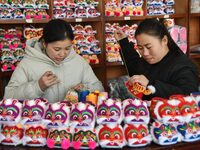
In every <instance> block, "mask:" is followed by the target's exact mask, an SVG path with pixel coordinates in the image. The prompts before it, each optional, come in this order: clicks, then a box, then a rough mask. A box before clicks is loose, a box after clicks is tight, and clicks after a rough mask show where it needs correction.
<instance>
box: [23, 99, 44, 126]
mask: <svg viewBox="0 0 200 150" xmlns="http://www.w3.org/2000/svg"><path fill="white" fill-rule="evenodd" d="M46 108H47V100H42V99H34V100H24V101H23V108H22V122H23V123H37V122H38V121H41V120H42V119H43V118H44V115H45V111H46Z"/></svg>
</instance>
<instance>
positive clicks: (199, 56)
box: [189, 53, 200, 59]
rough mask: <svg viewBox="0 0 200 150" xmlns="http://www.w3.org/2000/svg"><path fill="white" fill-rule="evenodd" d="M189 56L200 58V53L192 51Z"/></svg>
mask: <svg viewBox="0 0 200 150" xmlns="http://www.w3.org/2000/svg"><path fill="white" fill-rule="evenodd" d="M189 56H190V58H193V59H195V58H196V59H197V58H200V53H190V54H189Z"/></svg>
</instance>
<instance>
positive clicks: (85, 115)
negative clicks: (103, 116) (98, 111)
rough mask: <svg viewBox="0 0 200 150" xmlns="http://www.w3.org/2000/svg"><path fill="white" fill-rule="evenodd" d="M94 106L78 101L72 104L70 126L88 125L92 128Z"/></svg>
mask: <svg viewBox="0 0 200 150" xmlns="http://www.w3.org/2000/svg"><path fill="white" fill-rule="evenodd" d="M94 114H95V108H94V106H92V105H90V104H88V103H86V104H84V103H82V102H79V103H77V104H74V105H72V108H71V113H70V122H71V126H72V127H76V128H80V127H90V128H94V124H95V118H94Z"/></svg>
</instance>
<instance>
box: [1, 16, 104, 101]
mask: <svg viewBox="0 0 200 150" xmlns="http://www.w3.org/2000/svg"><path fill="white" fill-rule="evenodd" d="M73 38H74V35H73V31H72V28H71V26H70V25H69V24H68V23H67V22H65V21H64V20H61V19H55V20H51V21H49V22H48V23H47V24H46V26H45V27H44V29H43V36H42V38H41V39H40V40H36V39H32V40H28V41H27V42H26V48H25V52H26V55H25V57H24V59H23V60H22V61H21V62H20V63H19V65H18V66H17V68H16V69H15V71H14V72H13V74H12V77H11V79H10V81H9V83H8V85H7V87H6V88H5V94H4V98H16V99H34V98H38V97H43V98H47V99H48V101H49V102H51V103H52V102H57V101H60V100H63V99H64V97H65V95H66V92H67V90H69V89H70V88H82V87H85V88H88V89H89V90H90V91H94V90H100V91H103V90H104V89H103V86H102V84H101V82H100V81H99V80H98V79H97V77H96V76H95V74H94V72H93V70H92V68H91V67H90V65H89V64H88V63H87V62H86V61H85V60H84V59H83V58H82V57H81V56H79V55H78V54H76V53H75V51H74V50H73V48H72V40H73Z"/></svg>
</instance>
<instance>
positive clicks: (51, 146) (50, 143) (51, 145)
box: [47, 139, 54, 148]
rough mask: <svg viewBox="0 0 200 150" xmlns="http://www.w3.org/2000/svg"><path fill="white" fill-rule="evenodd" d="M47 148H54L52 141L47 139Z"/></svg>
mask: <svg viewBox="0 0 200 150" xmlns="http://www.w3.org/2000/svg"><path fill="white" fill-rule="evenodd" d="M47 146H48V148H54V140H52V139H47Z"/></svg>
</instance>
